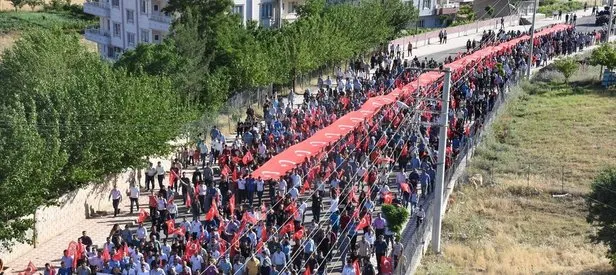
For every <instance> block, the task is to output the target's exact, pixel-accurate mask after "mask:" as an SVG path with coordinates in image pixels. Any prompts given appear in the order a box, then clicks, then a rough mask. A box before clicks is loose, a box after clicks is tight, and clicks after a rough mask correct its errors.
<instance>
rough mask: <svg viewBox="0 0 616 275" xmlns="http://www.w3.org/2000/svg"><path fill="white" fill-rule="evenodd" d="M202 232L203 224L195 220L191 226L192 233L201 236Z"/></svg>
mask: <svg viewBox="0 0 616 275" xmlns="http://www.w3.org/2000/svg"><path fill="white" fill-rule="evenodd" d="M199 232H201V222H200V221H199V220H193V221H192V223H191V224H190V233H192V234H193V235H196V234H199Z"/></svg>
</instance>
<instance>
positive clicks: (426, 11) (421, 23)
mask: <svg viewBox="0 0 616 275" xmlns="http://www.w3.org/2000/svg"><path fill="white" fill-rule="evenodd" d="M406 1H407V2H411V3H412V5H413V6H414V7H415V8H417V10H418V11H419V19H418V21H417V27H419V28H438V27H442V26H443V23H444V21H443V18H444V16H452V15H453V14H456V13H457V12H458V10H459V8H460V3H462V2H465V3H466V2H472V0H451V1H450V0H406Z"/></svg>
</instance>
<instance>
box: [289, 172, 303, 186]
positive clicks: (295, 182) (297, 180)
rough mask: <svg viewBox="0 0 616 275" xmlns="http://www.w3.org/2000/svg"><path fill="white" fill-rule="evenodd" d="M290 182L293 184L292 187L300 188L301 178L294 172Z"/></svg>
mask: <svg viewBox="0 0 616 275" xmlns="http://www.w3.org/2000/svg"><path fill="white" fill-rule="evenodd" d="M291 180H292V182H293V186H295V187H297V188H299V187H300V186H302V177H300V176H299V175H298V174H297V172H294V173H293V175H292V176H291Z"/></svg>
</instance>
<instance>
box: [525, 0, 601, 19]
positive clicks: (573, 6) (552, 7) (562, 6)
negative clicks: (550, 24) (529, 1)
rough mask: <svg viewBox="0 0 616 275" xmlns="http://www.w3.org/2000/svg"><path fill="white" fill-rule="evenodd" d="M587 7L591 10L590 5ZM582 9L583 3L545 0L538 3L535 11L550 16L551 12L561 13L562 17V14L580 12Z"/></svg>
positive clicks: (566, 0)
mask: <svg viewBox="0 0 616 275" xmlns="http://www.w3.org/2000/svg"><path fill="white" fill-rule="evenodd" d="M588 7H590V8H592V6H591V5H589V6H588ZM583 8H584V2H581V1H568V0H565V1H563V0H546V1H542V2H539V9H537V12H539V13H543V14H545V15H548V16H551V15H552V13H553V12H559V11H562V12H563V16H565V15H564V13H567V12H572V11H576V10H581V9H583Z"/></svg>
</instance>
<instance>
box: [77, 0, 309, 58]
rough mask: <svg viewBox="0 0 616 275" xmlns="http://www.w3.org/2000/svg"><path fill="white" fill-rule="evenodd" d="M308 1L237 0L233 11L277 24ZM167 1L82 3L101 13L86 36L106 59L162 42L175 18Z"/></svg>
mask: <svg viewBox="0 0 616 275" xmlns="http://www.w3.org/2000/svg"><path fill="white" fill-rule="evenodd" d="M304 1H305V0H234V6H233V12H234V13H236V14H238V15H240V17H241V19H242V22H243V23H244V24H247V23H248V22H249V21H256V22H257V23H258V24H260V25H261V26H264V27H278V26H280V25H281V24H282V23H283V22H284V21H293V20H295V19H297V7H298V6H299V5H301V4H303V3H304ZM166 6H167V0H98V1H92V0H90V1H87V2H85V3H84V4H83V10H84V12H85V13H88V14H92V15H95V16H98V18H99V25H98V26H96V27H92V28H88V29H86V30H85V38H86V39H88V40H90V41H93V42H95V43H96V44H97V45H98V51H99V53H100V55H101V57H103V58H104V59H107V60H111V61H113V60H117V58H118V57H119V56H120V55H121V54H122V53H124V52H125V51H126V50H129V49H132V48H134V47H136V46H137V45H138V44H139V43H161V42H162V41H163V39H164V38H165V36H167V34H168V33H169V28H170V26H171V22H172V21H173V18H172V16H171V15H169V14H167V13H165V12H163V9H164V8H165V7H166Z"/></svg>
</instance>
